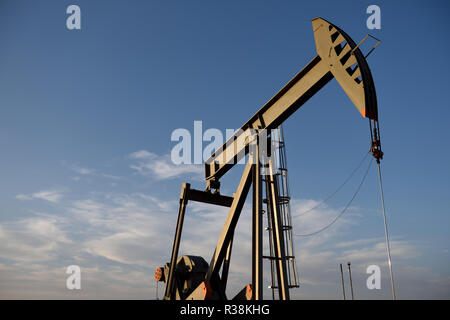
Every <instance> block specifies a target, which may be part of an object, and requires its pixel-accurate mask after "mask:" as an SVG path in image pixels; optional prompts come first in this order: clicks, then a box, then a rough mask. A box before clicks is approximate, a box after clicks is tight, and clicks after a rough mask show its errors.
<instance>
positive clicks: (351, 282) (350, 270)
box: [347, 262, 355, 300]
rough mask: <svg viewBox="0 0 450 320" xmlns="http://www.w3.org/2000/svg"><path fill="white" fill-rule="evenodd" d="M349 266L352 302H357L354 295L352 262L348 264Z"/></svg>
mask: <svg viewBox="0 0 450 320" xmlns="http://www.w3.org/2000/svg"><path fill="white" fill-rule="evenodd" d="M347 265H348V274H349V277H350V291H351V293H352V300H355V297H354V295H353V281H352V269H351V268H350V262H347Z"/></svg>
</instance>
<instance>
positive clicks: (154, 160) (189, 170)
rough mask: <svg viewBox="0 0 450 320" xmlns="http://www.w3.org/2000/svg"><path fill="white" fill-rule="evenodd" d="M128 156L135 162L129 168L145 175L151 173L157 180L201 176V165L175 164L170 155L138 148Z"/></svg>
mask: <svg viewBox="0 0 450 320" xmlns="http://www.w3.org/2000/svg"><path fill="white" fill-rule="evenodd" d="M129 158H130V159H132V160H135V163H134V164H131V165H130V168H132V169H134V170H136V171H137V172H138V173H140V174H142V175H145V176H149V175H153V176H154V177H155V178H156V179H158V180H163V179H170V178H175V177H178V176H183V175H192V176H194V177H196V176H198V177H200V178H201V177H203V176H202V173H203V168H202V166H200V165H187V164H183V165H175V164H174V163H173V162H172V161H171V159H170V155H164V156H160V155H157V154H155V153H152V152H149V151H146V150H139V151H136V152H133V153H131V154H130V155H129Z"/></svg>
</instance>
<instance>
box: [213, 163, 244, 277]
mask: <svg viewBox="0 0 450 320" xmlns="http://www.w3.org/2000/svg"><path fill="white" fill-rule="evenodd" d="M251 168H252V165H251V162H250V161H247V164H246V165H245V169H244V173H243V174H242V177H241V180H240V182H239V186H238V188H237V190H236V193H235V195H234V197H233V203H232V204H231V207H230V210H229V211H228V216H227V220H226V221H225V225H224V226H223V229H222V232H221V234H220V237H219V241H218V243H217V246H216V250H215V251H214V255H213V257H212V259H211V263H210V264H209V270H208V273H207V274H206V281H210V280H211V279H212V278H213V276H214V275H218V274H219V270H220V268H221V266H222V264H223V261H224V259H225V255H226V253H227V250H228V247H229V245H230V241H231V239H232V238H233V234H234V230H235V229H236V224H237V222H238V220H239V216H240V214H241V211H242V207H243V206H244V203H245V199H246V198H247V194H248V191H249V189H250V185H251V183H252V175H251V171H252V170H251Z"/></svg>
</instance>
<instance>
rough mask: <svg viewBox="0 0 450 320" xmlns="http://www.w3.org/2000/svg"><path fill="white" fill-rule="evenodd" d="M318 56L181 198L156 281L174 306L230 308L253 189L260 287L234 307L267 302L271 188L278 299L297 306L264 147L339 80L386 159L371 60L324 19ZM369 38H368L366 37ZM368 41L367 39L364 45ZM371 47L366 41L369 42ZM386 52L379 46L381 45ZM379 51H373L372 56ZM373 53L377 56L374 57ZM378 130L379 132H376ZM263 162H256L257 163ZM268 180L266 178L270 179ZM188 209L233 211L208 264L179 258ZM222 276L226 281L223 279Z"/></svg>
mask: <svg viewBox="0 0 450 320" xmlns="http://www.w3.org/2000/svg"><path fill="white" fill-rule="evenodd" d="M312 27H313V31H314V38H315V43H316V49H317V56H316V57H315V58H314V59H312V60H311V62H309V63H308V64H307V65H306V67H304V68H303V69H302V70H301V71H300V72H299V73H297V75H295V76H294V78H293V79H292V80H290V81H289V82H288V83H287V84H286V85H285V86H284V87H283V88H282V89H281V90H280V91H279V92H278V93H277V94H275V96H274V97H273V98H272V99H270V100H269V101H268V102H267V103H266V104H265V105H264V106H263V107H262V108H261V109H260V110H259V111H258V112H257V113H255V114H254V115H253V116H252V117H251V118H250V120H248V121H247V122H246V123H245V124H244V125H243V126H242V127H241V129H240V130H238V131H237V133H236V134H235V135H234V136H232V137H231V138H230V139H229V140H227V141H226V143H225V144H224V145H223V146H222V147H221V148H219V149H218V150H216V151H215V152H214V153H213V154H212V155H211V157H210V158H209V159H208V160H207V161H206V162H205V179H206V190H205V191H200V190H195V189H191V187H190V184H188V183H184V184H183V185H182V188H181V194H180V207H179V212H178V221H177V226H176V231H175V237H174V242H173V248H172V255H171V259H170V263H167V264H166V265H165V266H164V267H158V268H156V271H155V279H156V280H157V281H163V282H165V283H166V289H165V294H164V299H166V300H174V299H176V300H206V299H220V300H226V299H227V296H226V294H225V289H226V285H227V280H228V270H229V266H230V258H231V249H232V245H233V235H234V231H235V228H236V224H237V222H238V220H239V216H240V214H241V211H242V208H243V205H244V202H245V199H246V197H247V195H248V193H249V190H250V187H251V186H252V197H253V201H252V206H253V208H252V219H253V220H252V282H251V284H249V285H247V286H246V287H244V288H243V289H242V290H241V291H240V292H239V293H238V294H237V295H236V296H235V297H234V299H243V300H250V299H251V300H261V299H263V294H262V292H263V291H262V282H263V280H262V279H263V277H262V266H263V263H262V258H263V256H262V228H263V224H262V215H263V210H262V203H263V198H262V191H261V190H262V186H263V185H262V182H263V181H264V182H265V187H266V194H267V195H268V196H267V199H264V201H266V202H267V205H268V208H269V210H268V212H266V213H267V214H269V215H271V216H270V221H271V226H270V228H269V230H270V232H271V239H272V241H273V245H274V256H273V257H271V258H272V259H273V260H274V261H275V265H276V268H275V269H276V280H277V286H276V288H277V290H278V296H279V298H280V299H281V300H289V299H290V296H289V289H290V288H291V287H292V286H291V285H290V284H289V282H288V277H287V272H288V271H287V268H286V261H287V259H289V258H290V257H288V256H287V254H286V249H285V246H284V245H285V239H284V233H283V227H284V225H283V219H282V217H281V215H280V210H279V205H278V203H279V201H278V200H279V199H277V196H278V192H277V189H278V185H277V180H276V178H275V177H274V174H273V173H272V172H273V171H271V170H269V173H268V174H265V175H262V174H261V172H262V171H261V170H262V169H264V168H266V169H267V168H269V169H270V167H271V166H272V163H271V161H270V160H269V161H260V147H261V146H262V145H264V144H266V145H267V144H269V145H270V135H263V134H262V132H265V131H268V130H271V129H276V128H277V127H278V126H280V125H281V124H282V123H283V122H284V121H285V120H286V119H287V118H288V117H289V116H290V115H292V114H293V113H294V112H295V111H296V110H297V109H299V108H300V107H301V106H302V105H303V104H304V103H305V102H306V101H308V99H309V98H311V97H312V96H313V95H314V94H316V93H317V92H318V91H319V90H320V89H322V88H323V87H324V86H325V85H326V84H327V83H328V82H329V81H330V80H331V79H333V78H336V80H337V81H338V83H339V84H340V86H341V87H342V89H343V90H344V91H345V93H346V94H347V95H348V97H349V98H350V100H351V101H352V102H353V104H354V105H355V106H356V107H357V109H358V110H359V112H360V113H361V115H362V116H363V117H365V118H368V119H369V123H370V130H371V132H370V133H371V151H372V154H373V155H374V157H375V158H376V160H377V162H379V161H380V159H381V158H382V157H383V152H382V151H381V145H380V137H379V132H380V131H379V125H378V110H377V98H376V92H375V86H374V82H373V79H372V75H371V72H370V69H369V66H368V64H367V62H366V57H365V56H364V55H363V53H362V52H361V50H360V49H359V46H360V44H361V43H360V44H358V45H356V43H355V42H354V41H353V40H352V39H351V38H350V37H349V36H348V35H347V34H346V33H345V32H344V31H343V30H341V29H340V28H338V27H337V26H335V25H334V24H332V23H330V22H328V21H326V20H324V19H322V18H315V19H313V20H312ZM366 38H367V37H366ZM364 40H365V39H364ZM364 40H363V41H364ZM377 45H378V44H377ZM372 50H373V49H372ZM370 52H372V51H370ZM372 128H373V132H372ZM248 154H250V155H252V154H253V155H256V156H254V157H250V156H249V157H248V160H247V163H246V165H245V168H244V172H243V174H242V177H241V180H240V182H239V185H238V187H237V190H236V192H235V193H234V194H233V196H232V197H230V196H225V195H221V194H220V181H219V180H220V178H221V177H222V176H224V175H225V174H226V173H227V172H228V171H229V170H230V169H231V168H232V167H233V166H234V165H235V164H236V163H237V162H238V161H240V160H241V159H243V158H245V156H246V155H248ZM255 159H256V160H255ZM263 177H264V178H263ZM188 201H198V202H203V203H208V204H213V205H218V206H225V207H228V208H229V212H228V216H227V219H226V222H225V225H224V226H223V229H222V232H221V234H220V237H219V240H218V243H217V246H216V248H215V251H214V254H213V256H212V259H211V262H210V263H209V264H208V263H207V262H206V261H205V260H204V259H203V258H202V257H199V256H181V257H179V258H178V250H179V246H180V240H181V233H182V228H183V220H184V215H185V211H186V206H187V204H188ZM220 270H222V273H221V274H219V272H220Z"/></svg>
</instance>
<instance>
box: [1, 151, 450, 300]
mask: <svg viewBox="0 0 450 320" xmlns="http://www.w3.org/2000/svg"><path fill="white" fill-rule="evenodd" d="M135 157H136V158H138V159H148V158H149V157H150V156H149V155H148V154H146V152H140V153H138V154H137V155H135ZM155 159H157V157H156V158H155ZM291 204H292V211H293V215H295V214H298V213H301V212H304V210H306V209H308V208H310V207H311V205H315V204H317V202H315V201H312V200H301V199H293V200H292V203H291ZM63 208H64V209H63ZM177 209H178V201H177V199H174V200H170V201H163V200H161V199H159V198H158V197H156V196H155V195H149V194H143V193H135V194H95V195H94V194H91V195H90V196H89V197H87V198H82V199H79V200H77V201H72V202H68V203H65V204H64V206H62V205H61V210H64V211H62V212H63V213H64V216H65V218H64V219H63V218H57V217H53V216H48V215H47V216H38V217H35V218H30V219H23V220H19V221H17V222H11V223H0V241H1V242H2V243H4V244H6V245H3V246H2V247H1V248H0V258H4V259H8V261H10V262H8V263H4V264H3V265H2V264H1V263H2V261H1V260H0V271H1V272H0V274H1V275H0V280H1V281H2V291H3V292H1V293H0V295H1V296H4V295H5V292H10V296H16V297H19V298H20V297H38V298H39V297H40V298H47V297H50V298H58V297H63V298H74V296H73V295H72V296H71V295H70V294H68V293H67V292H66V291H64V290H61V289H58V287H57V285H56V282H55V280H54V279H55V277H57V278H58V279H62V280H61V281H64V280H65V277H66V275H65V274H64V272H63V271H64V270H63V268H64V267H66V266H67V265H69V264H78V265H80V266H81V268H82V270H83V271H82V272H83V277H84V279H85V280H84V282H83V283H84V287H83V290H82V291H83V292H82V293H81V294H80V296H78V297H84V298H105V299H109V298H135V299H136V298H137V299H139V298H144V299H148V298H152V297H153V296H154V289H153V288H154V287H153V286H154V282H153V281H152V280H151V277H152V275H151V274H152V272H153V270H154V268H155V267H157V266H162V265H163V264H164V263H166V262H168V260H169V258H170V257H169V256H170V251H171V247H172V241H173V233H174V229H175V224H176V219H177ZM339 212H340V208H333V207H330V206H323V207H320V208H317V209H316V210H315V212H314V213H310V214H307V215H304V216H301V217H298V218H296V219H294V228H295V230H296V232H298V233H300V232H310V231H314V230H316V228H318V227H322V226H323V225H324V224H327V223H328V222H329V221H330V220H332V219H333V218H334V217H335V216H336V215H337V214H339ZM357 213H358V209H357V208H352V210H351V211H350V212H348V213H346V214H345V215H344V216H343V217H342V218H341V219H340V220H339V221H338V222H337V223H336V224H335V225H333V227H332V228H330V229H327V230H326V232H323V233H321V234H318V235H316V236H314V237H308V238H302V237H300V238H296V239H295V240H296V241H295V246H296V252H295V254H296V259H297V265H298V270H297V271H298V272H299V273H298V276H299V279H300V283H301V288H300V289H297V290H294V291H292V298H293V299H300V298H301V299H315V298H318V299H339V298H340V294H341V292H340V278H339V274H338V266H339V263H345V262H346V261H352V274H353V277H354V286H355V293H356V297H357V298H366V299H373V298H383V299H388V298H389V295H390V292H389V285H388V281H389V278H388V270H387V266H386V251H385V246H384V241H383V240H384V239H383V238H382V237H380V238H355V239H352V240H348V238H346V240H345V241H343V240H340V239H342V235H343V234H344V233H346V232H347V231H348V230H349V229H350V228H353V227H355V226H356V225H357V224H358V219H359V218H360V216H359V215H358V214H357ZM227 214H228V209H227V208H222V207H220V208H217V207H214V206H210V205H205V204H200V203H195V202H190V203H189V205H188V208H187V212H186V217H185V225H184V228H183V236H182V242H181V248H180V255H182V254H192V255H200V256H203V257H204V258H205V260H206V261H208V262H209V260H210V258H211V255H212V254H213V251H214V248H215V246H216V244H217V240H218V238H219V235H220V232H221V231H222V227H223V225H224V222H225V219H226V217H227ZM347 214H349V215H347ZM300 227H301V228H300ZM250 230H251V208H250V205H249V203H247V204H246V205H245V206H244V210H243V212H242V213H241V217H240V221H239V223H238V225H237V229H236V232H235V237H234V245H233V253H232V259H231V268H230V276H229V286H228V290H227V291H228V294H229V296H230V297H232V296H233V295H234V294H235V293H236V292H237V291H239V290H240V289H241V288H242V287H243V286H244V285H245V284H247V283H249V282H250V281H251V274H250V272H251V256H250V254H251V234H250ZM75 239H76V240H75ZM391 246H392V248H391V249H392V258H393V261H394V272H395V275H396V276H397V279H398V284H399V287H400V286H401V289H399V290H398V291H399V297H402V295H403V297H408V298H414V297H417V298H426V297H441V298H442V297H447V298H448V297H449V296H450V290H449V288H448V284H449V280H448V275H439V274H437V273H433V271H432V270H430V269H428V268H426V269H425V270H419V269H414V268H412V267H409V264H410V263H411V261H412V260H413V259H416V258H417V257H419V256H420V254H421V252H422V251H423V250H424V247H422V246H421V245H418V244H416V243H409V242H407V241H405V240H401V239H400V240H399V239H396V238H394V239H393V240H392V241H391ZM266 248H267V246H266ZM75 262H76V263H75ZM370 264H378V265H380V267H381V268H382V278H383V280H382V288H383V290H381V292H375V291H369V290H367V288H365V280H366V278H367V275H366V273H365V270H366V267H367V266H368V265H370ZM267 267H268V264H267V262H265V271H269V270H268V269H267ZM46 268H47V269H46ZM19 274H25V276H22V277H20V276H19ZM423 274H428V275H429V278H426V279H424V278H423ZM410 277H414V279H410ZM417 277H419V280H418V279H417ZM420 277H422V278H420ZM5 278H7V279H5ZM24 279H28V280H29V281H30V282H25V280H24ZM52 279H53V280H52ZM139 279H141V280H142V281H141V282H140V281H139ZM46 281H47V282H46ZM438 283H439V285H437V284H438ZM268 284H269V273H268V272H267V273H265V278H264V285H265V286H266V285H268ZM415 284H417V285H420V290H417V288H416V289H413V288H412V289H411V290H409V289H408V288H410V287H412V286H413V285H415ZM38 287H39V288H40V289H41V288H42V290H40V292H41V293H40V295H37V294H36V290H35V289H36V288H38ZM161 287H163V285H161ZM17 288H21V290H22V291H17V290H18V289H17ZM27 288H28V289H27ZM58 290H59V291H58ZM436 290H438V291H436ZM264 295H265V297H266V298H268V297H270V296H271V293H270V290H268V289H267V288H266V289H264ZM75 297H76V296H75Z"/></svg>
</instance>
